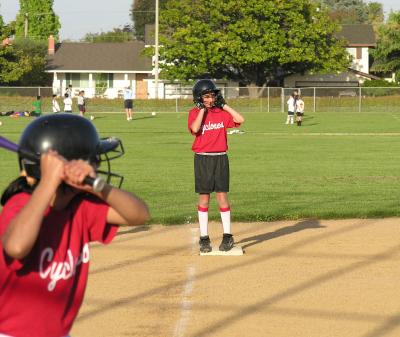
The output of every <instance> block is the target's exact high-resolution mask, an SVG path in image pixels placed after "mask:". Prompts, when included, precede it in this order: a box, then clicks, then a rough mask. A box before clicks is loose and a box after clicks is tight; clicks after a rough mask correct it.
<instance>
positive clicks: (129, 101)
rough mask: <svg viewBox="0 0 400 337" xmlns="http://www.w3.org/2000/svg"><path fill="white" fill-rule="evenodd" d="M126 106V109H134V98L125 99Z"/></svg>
mask: <svg viewBox="0 0 400 337" xmlns="http://www.w3.org/2000/svg"><path fill="white" fill-rule="evenodd" d="M124 107H125V109H132V108H133V100H131V99H126V100H124Z"/></svg>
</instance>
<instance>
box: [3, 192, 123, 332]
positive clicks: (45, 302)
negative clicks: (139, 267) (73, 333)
mask: <svg viewBox="0 0 400 337" xmlns="http://www.w3.org/2000/svg"><path fill="white" fill-rule="evenodd" d="M30 197H31V196H30V195H29V194H27V193H19V194H16V195H14V196H13V197H12V198H11V199H10V200H9V201H8V202H7V203H6V205H5V206H4V208H3V210H2V212H1V215H0V237H1V236H2V235H3V234H4V232H5V230H6V228H7V226H8V224H9V223H10V221H11V219H12V218H13V217H14V216H15V215H16V214H17V213H18V212H19V211H20V210H21V209H22V208H23V207H24V206H25V205H26V203H27V202H28V200H29V199H30ZM108 208H109V206H108V205H107V204H106V203H104V202H103V201H101V200H100V199H97V198H95V197H94V196H93V197H92V196H90V197H87V196H76V197H75V198H74V199H73V200H72V201H71V205H70V206H69V207H67V208H66V209H64V210H54V209H51V208H49V209H48V210H47V211H46V214H45V217H44V219H43V223H42V226H41V228H40V233H39V236H38V238H37V240H36V243H35V245H34V247H33V248H32V251H31V252H30V253H29V255H28V256H26V257H25V258H24V259H23V260H15V259H12V258H10V257H9V256H7V254H6V253H5V251H4V249H3V246H2V244H1V242H0V334H1V333H3V334H6V335H11V336H14V337H28V336H29V337H34V336H40V337H61V336H66V335H68V333H69V331H70V330H71V326H72V323H73V321H74V319H75V317H76V315H77V314H78V311H79V308H80V306H81V304H82V301H83V296H84V293H85V288H86V282H87V277H88V272H89V260H90V255H89V242H91V241H100V242H102V243H109V242H111V240H112V239H113V238H114V237H115V234H116V232H117V228H118V226H114V225H110V224H107V223H106V216H107V211H108Z"/></svg>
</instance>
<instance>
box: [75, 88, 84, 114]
mask: <svg viewBox="0 0 400 337" xmlns="http://www.w3.org/2000/svg"><path fill="white" fill-rule="evenodd" d="M77 104H78V110H79V114H80V115H81V116H83V115H84V114H85V112H86V98H85V91H84V90H81V91H79V95H78V97H77Z"/></svg>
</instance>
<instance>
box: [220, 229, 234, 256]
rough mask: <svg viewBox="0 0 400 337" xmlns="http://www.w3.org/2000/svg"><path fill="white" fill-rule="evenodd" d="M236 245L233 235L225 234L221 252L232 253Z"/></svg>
mask: <svg viewBox="0 0 400 337" xmlns="http://www.w3.org/2000/svg"><path fill="white" fill-rule="evenodd" d="M234 243H235V242H234V241H233V235H232V234H227V233H224V236H223V237H222V241H221V244H220V245H219V250H220V251H223V252H227V251H230V250H231V249H232V247H233V244H234Z"/></svg>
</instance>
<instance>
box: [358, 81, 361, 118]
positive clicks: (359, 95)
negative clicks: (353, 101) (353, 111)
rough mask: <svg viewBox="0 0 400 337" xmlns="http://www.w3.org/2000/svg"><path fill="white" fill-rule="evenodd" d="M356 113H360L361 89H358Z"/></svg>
mask: <svg viewBox="0 0 400 337" xmlns="http://www.w3.org/2000/svg"><path fill="white" fill-rule="evenodd" d="M358 97H359V98H358V112H361V87H359V88H358Z"/></svg>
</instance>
